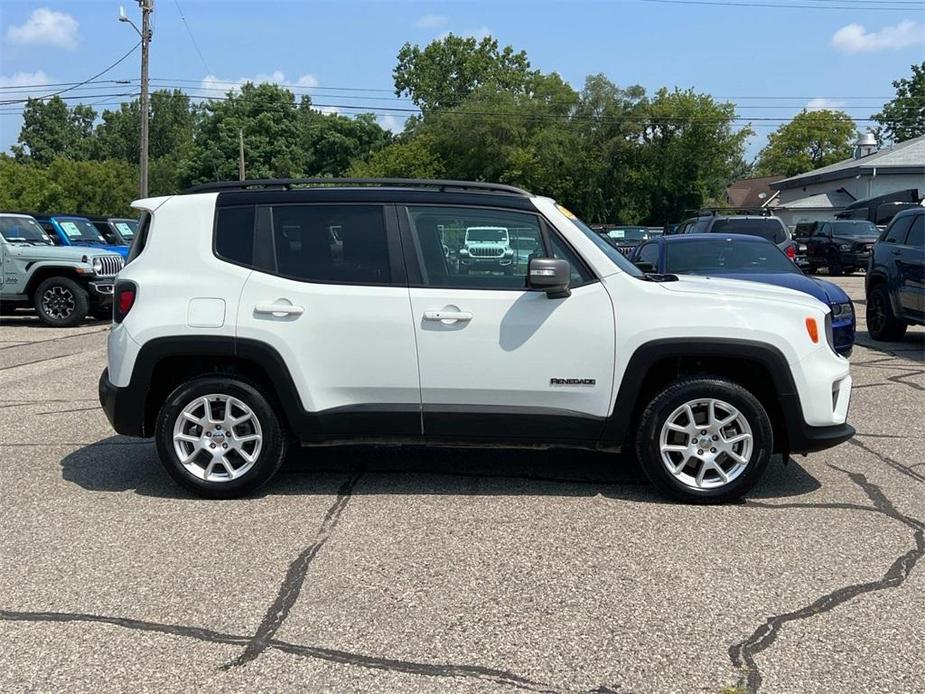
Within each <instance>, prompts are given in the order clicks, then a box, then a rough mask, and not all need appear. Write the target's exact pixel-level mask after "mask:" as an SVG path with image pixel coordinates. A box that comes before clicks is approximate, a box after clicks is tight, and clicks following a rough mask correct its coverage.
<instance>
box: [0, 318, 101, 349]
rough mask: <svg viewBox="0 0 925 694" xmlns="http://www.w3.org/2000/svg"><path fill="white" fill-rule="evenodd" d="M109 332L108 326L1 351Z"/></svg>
mask: <svg viewBox="0 0 925 694" xmlns="http://www.w3.org/2000/svg"><path fill="white" fill-rule="evenodd" d="M4 325H6V323H4ZM108 330H109V327H108V326H107V327H105V328H100V329H99V330H87V331H86V332H82V333H74V334H73V335H63V336H61V337H51V338H49V339H47V340H29V341H26V342H20V343H18V344H15V345H8V346H5V347H0V351H2V350H5V349H16V348H17V347H24V346H27V345H28V346H29V347H31V346H32V345H44V344H47V343H48V342H61V341H62V340H73V339H74V338H75V337H86V336H87V335H98V334H99V333H105V332H108Z"/></svg>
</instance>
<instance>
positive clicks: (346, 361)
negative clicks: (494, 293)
mask: <svg viewBox="0 0 925 694" xmlns="http://www.w3.org/2000/svg"><path fill="white" fill-rule="evenodd" d="M390 215H392V216H391V217H390ZM389 220H392V221H389ZM220 223H221V220H220ZM262 227H264V228H269V229H271V231H267V232H264V233H265V234H266V235H267V236H269V235H272V244H267V245H271V246H272V247H273V249H274V251H275V253H274V256H273V258H272V267H273V268H274V271H268V272H263V271H259V270H255V271H254V272H252V273H251V275H250V277H249V278H248V279H247V282H246V283H245V285H244V289H243V292H242V295H241V300H240V302H239V307H240V308H239V312H238V317H237V337H238V338H239V339H253V340H258V341H261V342H263V343H266V344H269V345H271V346H272V347H274V348H275V349H276V351H277V352H278V353H279V355H280V356H281V357H282V360H283V361H284V363H285V364H286V366H287V367H288V370H289V372H290V374H291V375H292V378H293V380H294V382H295V386H296V389H297V390H298V393H299V397H300V399H301V402H302V407H303V408H304V410H305V415H304V416H305V417H306V418H308V420H309V421H308V424H307V426H306V430H308V431H316V432H317V433H318V434H319V436H320V437H322V438H330V437H331V436H332V435H335V434H343V435H345V436H349V437H351V438H354V437H362V436H377V435H382V436H418V435H420V433H421V415H420V382H419V379H418V370H417V369H418V366H417V352H416V348H415V336H414V330H413V327H412V321H411V312H410V303H409V299H408V287H407V283H406V281H405V277H404V267H403V263H402V259H401V257H400V250H399V249H400V243H399V241H398V237H397V227H396V225H395V223H394V210H393V208H391V207H384V206H382V205H375V204H289V205H273V206H268V207H258V208H257V232H256V233H257V234H258V239H259V238H260V235H261V233H262V232H261V231H260V230H261V228H262ZM255 247H256V244H255ZM255 252H256V251H255Z"/></svg>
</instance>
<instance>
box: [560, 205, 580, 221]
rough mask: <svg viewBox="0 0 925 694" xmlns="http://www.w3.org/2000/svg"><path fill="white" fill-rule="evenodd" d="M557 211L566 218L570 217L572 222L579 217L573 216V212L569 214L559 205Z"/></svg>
mask: <svg viewBox="0 0 925 694" xmlns="http://www.w3.org/2000/svg"><path fill="white" fill-rule="evenodd" d="M556 209H557V210H559V212H561V213H562V214H564V215H565V216H566V217H568V218H569V219H572V220H576V219H578V217H576V216H575V215H573V214H572V213H571V212H569V210H567V209H566V208H564V207H562V205H558V204H557V205H556Z"/></svg>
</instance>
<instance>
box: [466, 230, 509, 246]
mask: <svg viewBox="0 0 925 694" xmlns="http://www.w3.org/2000/svg"><path fill="white" fill-rule="evenodd" d="M466 241H482V242H490V243H503V242H506V241H507V229H503V228H501V227H469V228H468V229H466Z"/></svg>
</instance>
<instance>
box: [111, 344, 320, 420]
mask: <svg viewBox="0 0 925 694" xmlns="http://www.w3.org/2000/svg"><path fill="white" fill-rule="evenodd" d="M209 375H223V376H234V377H236V378H239V379H241V380H243V381H246V382H248V383H250V384H252V385H254V386H256V387H257V388H258V389H259V390H260V391H261V392H262V393H263V394H264V395H265V396H266V398H267V399H268V400H269V401H270V403H271V405H272V406H273V407H274V408H275V409H276V410H277V414H278V415H279V417H280V420H281V421H282V422H284V423H285V424H286V425H287V427H288V428H289V430H290V431H293V432H295V431H297V429H298V425H299V422H300V417H299V415H301V414H302V413H303V408H302V404H301V400H300V399H299V396H298V392H297V391H296V387H295V383H294V381H293V379H292V376H291V374H290V373H289V369H288V368H287V367H286V364H285V362H284V361H283V359H282V357H281V356H280V355H279V353H278V352H277V351H276V350H275V349H273V348H272V347H271V346H269V345H266V344H264V343H260V342H256V341H252V340H242V339H237V338H233V337H226V336H215V335H185V336H182V337H167V338H157V339H154V340H151V341H150V342H147V343H146V344H145V345H144V346H143V347H142V348H141V350H140V351H139V353H138V356H137V357H136V361H135V367H134V369H133V371H132V379H131V382H130V383H129V385H128V386H127V390H129V391H131V392H133V396H132V397H131V398H129V401H130V402H132V403H134V407H136V408H137V410H136V412H134V413H125V414H126V416H127V417H128V418H129V419H131V420H133V421H135V422H136V426H135V427H134V428H135V429H138V430H139V434H140V435H142V436H151V435H152V434H153V433H154V428H155V422H156V419H157V414H158V412H159V410H160V408H161V405H162V404H163V403H164V401H165V400H166V398H167V396H168V395H169V394H170V393H171V392H172V391H173V390H174V389H175V388H176V387H177V386H179V385H180V384H182V383H184V382H186V381H188V380H190V379H191V378H196V377H197V376H209Z"/></svg>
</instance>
